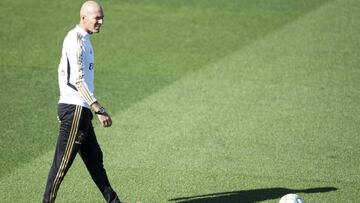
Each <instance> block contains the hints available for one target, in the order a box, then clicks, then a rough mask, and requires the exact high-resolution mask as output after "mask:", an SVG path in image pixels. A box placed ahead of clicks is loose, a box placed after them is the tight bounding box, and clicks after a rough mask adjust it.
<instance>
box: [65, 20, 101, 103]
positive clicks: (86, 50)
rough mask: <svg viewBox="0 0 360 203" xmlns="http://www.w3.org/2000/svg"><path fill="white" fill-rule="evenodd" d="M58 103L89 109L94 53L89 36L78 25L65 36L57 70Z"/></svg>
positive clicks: (91, 95) (92, 94)
mask: <svg viewBox="0 0 360 203" xmlns="http://www.w3.org/2000/svg"><path fill="white" fill-rule="evenodd" d="M58 79H59V88H60V99H59V103H65V104H75V105H80V106H83V107H86V108H90V106H91V104H92V103H94V102H95V101H96V98H95V96H94V51H93V48H92V45H91V42H90V34H89V33H87V32H86V31H85V30H83V29H82V28H81V27H79V26H78V25H77V26H76V27H75V28H74V29H72V30H70V31H69V32H68V34H67V35H66V37H65V39H64V42H63V48H62V55H61V59H60V64H59V69H58Z"/></svg>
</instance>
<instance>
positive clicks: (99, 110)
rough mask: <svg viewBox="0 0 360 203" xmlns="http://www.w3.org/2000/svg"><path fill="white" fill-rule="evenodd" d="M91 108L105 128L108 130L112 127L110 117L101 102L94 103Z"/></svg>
mask: <svg viewBox="0 0 360 203" xmlns="http://www.w3.org/2000/svg"><path fill="white" fill-rule="evenodd" d="M91 108H92V109H93V110H94V111H95V114H96V115H97V116H98V119H99V121H100V123H101V124H102V126H103V127H105V128H107V127H110V126H111V125H112V120H111V117H110V115H109V114H108V113H106V112H105V109H104V108H103V107H102V106H101V105H100V103H99V102H97V101H96V102H94V103H93V104H92V105H91Z"/></svg>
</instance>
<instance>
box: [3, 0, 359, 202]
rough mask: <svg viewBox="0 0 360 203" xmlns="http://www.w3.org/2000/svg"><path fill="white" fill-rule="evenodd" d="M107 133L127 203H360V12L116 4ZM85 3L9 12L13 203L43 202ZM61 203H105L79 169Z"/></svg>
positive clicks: (256, 5)
mask: <svg viewBox="0 0 360 203" xmlns="http://www.w3.org/2000/svg"><path fill="white" fill-rule="evenodd" d="M101 3H102V5H103V7H104V11H105V23H104V25H103V27H102V31H101V34H99V35H94V36H93V37H92V43H93V46H94V49H95V52H96V53H95V64H96V66H95V68H96V79H95V80H96V84H95V85H96V90H95V91H96V96H97V98H98V99H99V101H100V102H101V103H102V104H103V105H104V106H105V108H106V109H107V110H108V111H109V112H110V115H111V116H112V117H113V121H114V125H113V127H112V128H109V129H104V128H101V127H100V124H99V122H98V121H97V120H94V124H95V126H96V129H95V130H96V132H97V137H98V140H99V143H100V145H101V147H102V150H103V153H104V163H105V168H106V169H107V172H108V174H109V178H110V181H111V183H112V185H113V187H114V189H115V190H116V191H117V192H118V193H119V195H120V196H121V198H122V199H123V200H125V201H126V202H128V203H134V202H136V201H142V202H143V203H162V202H169V203H171V202H174V203H176V202H177V203H179V202H182V203H218V202H223V203H251V202H278V201H279V199H280V197H281V196H282V195H284V194H286V193H297V194H300V195H301V196H302V197H303V199H304V200H305V202H306V203H308V202H315V203H317V202H358V201H359V198H358V197H357V194H358V191H359V188H360V173H359V171H360V147H359V146H360V137H359V133H360V127H359V124H360V102H359V101H360V86H359V82H360V65H359V64H360V54H359V53H360V39H359V33H360V1H358V0H316V1H312V0H302V1H300V0H178V1H175V0H107V1H105V0H104V1H103V2H101ZM81 4H82V1H71V0H64V1H41V0H28V1H19V0H16V1H10V0H2V1H1V2H0V19H2V29H0V46H1V49H0V70H1V74H0V97H1V99H0V106H1V107H2V109H3V110H2V111H1V112H2V115H1V117H0V202H4V203H8V202H9V203H10V202H26V203H28V202H40V201H41V198H42V194H43V190H44V187H45V182H46V178H47V174H48V171H49V168H50V165H51V162H52V158H53V153H54V148H55V142H56V138H57V133H58V123H57V120H56V108H57V100H58V94H59V93H58V86H57V65H58V62H59V57H60V53H61V44H62V40H63V38H64V36H65V35H66V33H67V32H68V31H69V30H70V29H71V28H72V27H73V26H74V25H75V24H77V23H78V12H79V8H80V6H81ZM57 202H59V203H61V202H62V203H69V202H91V203H92V202H94V203H96V202H103V199H102V197H101V194H100V192H99V191H98V190H97V188H96V186H95V184H93V182H92V180H91V178H90V176H89V174H88V172H87V171H86V168H85V166H84V165H83V163H82V161H81V159H80V158H76V160H75V162H74V164H73V166H72V168H71V169H70V170H69V173H68V174H67V176H66V177H65V179H64V181H63V183H62V185H61V187H60V190H59V193H58V198H57Z"/></svg>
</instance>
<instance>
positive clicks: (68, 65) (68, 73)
mask: <svg viewBox="0 0 360 203" xmlns="http://www.w3.org/2000/svg"><path fill="white" fill-rule="evenodd" d="M66 58H67V85H68V86H69V87H71V88H73V89H74V90H75V91H78V90H77V89H76V87H75V85H73V84H71V83H70V71H71V67H70V61H69V58H68V57H67V56H66Z"/></svg>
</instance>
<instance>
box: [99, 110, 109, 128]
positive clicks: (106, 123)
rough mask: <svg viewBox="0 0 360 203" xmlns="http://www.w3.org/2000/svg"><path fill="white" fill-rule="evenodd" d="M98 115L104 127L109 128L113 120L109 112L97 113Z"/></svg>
mask: <svg viewBox="0 0 360 203" xmlns="http://www.w3.org/2000/svg"><path fill="white" fill-rule="evenodd" d="M97 116H98V118H99V121H100V123H101V124H102V126H103V127H105V128H107V127H110V126H111V125H112V120H111V117H110V116H109V114H107V113H105V114H103V115H100V114H97Z"/></svg>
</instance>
